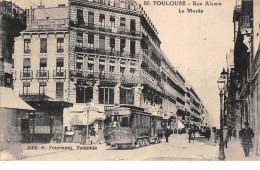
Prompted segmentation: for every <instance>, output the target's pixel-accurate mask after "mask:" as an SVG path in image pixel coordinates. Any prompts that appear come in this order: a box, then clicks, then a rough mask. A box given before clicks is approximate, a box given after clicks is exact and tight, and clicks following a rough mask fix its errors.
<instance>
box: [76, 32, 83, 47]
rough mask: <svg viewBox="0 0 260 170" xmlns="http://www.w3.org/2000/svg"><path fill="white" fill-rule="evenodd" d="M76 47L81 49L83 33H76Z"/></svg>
mask: <svg viewBox="0 0 260 170" xmlns="http://www.w3.org/2000/svg"><path fill="white" fill-rule="evenodd" d="M76 45H77V47H83V33H77V44H76Z"/></svg>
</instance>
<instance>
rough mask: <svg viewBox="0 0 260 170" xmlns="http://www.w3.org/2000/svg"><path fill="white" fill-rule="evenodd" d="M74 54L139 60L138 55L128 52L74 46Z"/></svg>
mask: <svg viewBox="0 0 260 170" xmlns="http://www.w3.org/2000/svg"><path fill="white" fill-rule="evenodd" d="M75 52H81V53H94V54H100V55H108V56H117V57H124V58H135V59H139V56H140V55H139V54H134V53H128V52H119V51H109V50H106V49H103V48H89V47H81V46H75Z"/></svg>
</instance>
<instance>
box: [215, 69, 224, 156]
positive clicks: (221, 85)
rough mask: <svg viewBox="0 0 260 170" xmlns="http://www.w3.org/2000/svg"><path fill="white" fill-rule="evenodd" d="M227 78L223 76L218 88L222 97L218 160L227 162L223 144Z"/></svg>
mask: <svg viewBox="0 0 260 170" xmlns="http://www.w3.org/2000/svg"><path fill="white" fill-rule="evenodd" d="M225 78H226V77H225V76H224V75H223V74H221V76H220V78H219V80H218V81H217V83H218V88H219V96H220V134H219V135H220V141H219V155H218V159H219V160H225V158H226V157H225V152H224V142H223V95H224V92H225V84H226V80H225Z"/></svg>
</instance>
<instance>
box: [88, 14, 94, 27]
mask: <svg viewBox="0 0 260 170" xmlns="http://www.w3.org/2000/svg"><path fill="white" fill-rule="evenodd" d="M88 23H89V25H94V12H89V13H88Z"/></svg>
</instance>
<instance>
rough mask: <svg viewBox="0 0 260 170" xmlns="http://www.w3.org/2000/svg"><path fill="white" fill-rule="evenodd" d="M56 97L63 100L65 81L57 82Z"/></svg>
mask: <svg viewBox="0 0 260 170" xmlns="http://www.w3.org/2000/svg"><path fill="white" fill-rule="evenodd" d="M56 99H57V100H63V82H56Z"/></svg>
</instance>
